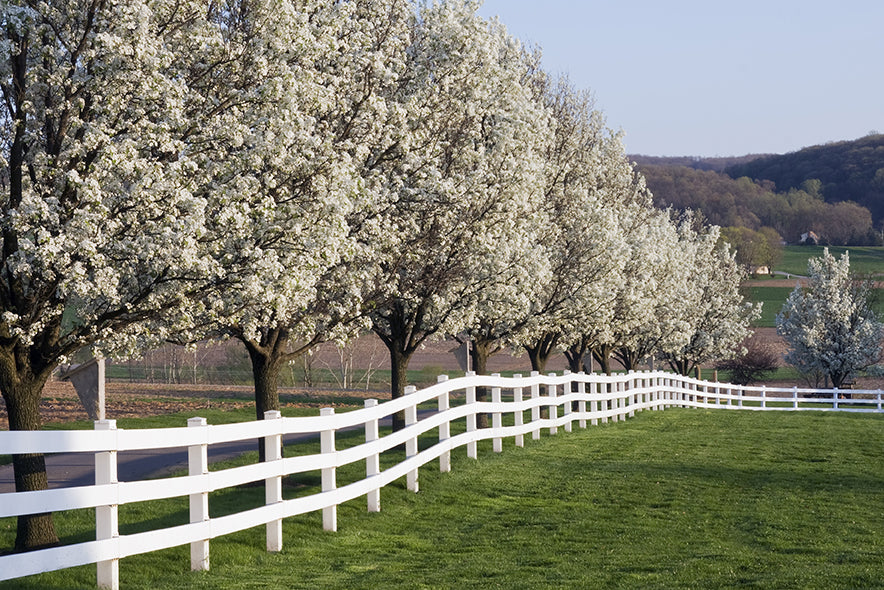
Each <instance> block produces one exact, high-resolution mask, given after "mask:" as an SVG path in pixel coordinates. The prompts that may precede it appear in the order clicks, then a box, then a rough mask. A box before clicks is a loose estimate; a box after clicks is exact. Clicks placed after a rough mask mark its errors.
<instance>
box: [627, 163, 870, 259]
mask: <svg viewBox="0 0 884 590" xmlns="http://www.w3.org/2000/svg"><path fill="white" fill-rule="evenodd" d="M638 170H639V172H641V173H642V174H643V175H644V177H645V180H646V181H647V184H648V188H650V189H651V192H652V193H653V195H654V204H655V205H656V206H657V207H660V208H667V207H672V208H674V209H677V210H684V209H693V210H697V211H700V212H702V213H703V215H704V216H705V217H706V220H707V221H708V222H709V223H712V224H715V225H719V226H721V227H745V228H749V229H751V230H755V231H757V230H760V229H761V228H764V227H769V228H773V229H774V230H775V231H776V233H778V234H779V235H780V236H781V237H782V238H783V239H784V240H786V242H788V243H792V244H794V243H797V242H798V241H799V239H800V238H801V235H802V234H804V233H806V232H808V231H813V232H815V233H816V234H817V235H818V236H819V237H820V239H821V240H822V243H825V244H832V245H876V244H878V243H879V241H880V236H879V235H878V233H877V232H875V231H874V226H873V220H872V216H871V214H870V213H869V211H868V210H867V209H865V208H863V207H860V206H858V205H856V204H854V203H850V202H840V203H826V202H825V201H823V199H822V198H820V196H819V195H816V194H812V193H809V192H807V191H804V190H790V191H788V192H785V193H778V192H775V191H774V184H773V183H772V182H770V181H753V180H751V179H749V178H746V177H743V178H738V179H733V178H731V177H729V176H727V175H725V174H723V173H720V172H714V171H711V170H698V169H695V168H688V167H686V166H681V165H674V166H663V165H648V164H645V165H638Z"/></svg>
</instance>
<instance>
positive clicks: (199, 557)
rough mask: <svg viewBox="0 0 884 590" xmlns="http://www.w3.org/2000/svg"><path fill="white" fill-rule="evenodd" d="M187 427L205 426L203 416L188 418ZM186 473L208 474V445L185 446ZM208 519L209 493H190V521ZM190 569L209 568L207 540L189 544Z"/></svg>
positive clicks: (195, 521)
mask: <svg viewBox="0 0 884 590" xmlns="http://www.w3.org/2000/svg"><path fill="white" fill-rule="evenodd" d="M187 427H188V428H206V419H205V418H198V417H197V418H189V419H188V420H187ZM187 473H188V475H191V476H196V475H208V473H209V445H208V444H207V443H202V444H199V445H191V446H189V447H187ZM207 520H209V493H208V492H197V493H195V494H190V522H191V523H197V522H205V521H207ZM190 569H191V570H193V571H205V570H208V569H209V540H208V539H204V540H202V541H194V542H192V543H191V544H190Z"/></svg>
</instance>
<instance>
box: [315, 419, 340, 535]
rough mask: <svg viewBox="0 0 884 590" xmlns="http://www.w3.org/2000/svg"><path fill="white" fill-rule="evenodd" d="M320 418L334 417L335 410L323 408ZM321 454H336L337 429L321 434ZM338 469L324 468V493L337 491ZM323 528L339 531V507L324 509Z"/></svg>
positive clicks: (324, 431)
mask: <svg viewBox="0 0 884 590" xmlns="http://www.w3.org/2000/svg"><path fill="white" fill-rule="evenodd" d="M319 415H320V416H334V415H335V409H334V408H321V409H320V410H319ZM319 452H320V453H322V454H323V455H326V454H333V453H334V452H335V429H334V428H328V429H327V430H323V431H322V432H321V433H320V434H319ZM337 487H338V483H337V468H336V467H334V466H332V467H323V468H322V491H323V492H331V491H334V490H335V489H337ZM322 528H323V529H324V530H326V531H333V532H334V531H337V530H338V507H337V506H336V505H332V506H326V507H325V508H323V509H322Z"/></svg>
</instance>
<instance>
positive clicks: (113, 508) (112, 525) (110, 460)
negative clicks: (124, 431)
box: [95, 420, 120, 590]
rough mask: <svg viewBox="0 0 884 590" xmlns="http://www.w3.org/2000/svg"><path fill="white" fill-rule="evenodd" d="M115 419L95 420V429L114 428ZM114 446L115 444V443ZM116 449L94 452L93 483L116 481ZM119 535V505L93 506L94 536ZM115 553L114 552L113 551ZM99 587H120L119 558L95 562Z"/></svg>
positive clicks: (112, 537) (101, 483)
mask: <svg viewBox="0 0 884 590" xmlns="http://www.w3.org/2000/svg"><path fill="white" fill-rule="evenodd" d="M116 429H117V421H116V420H96V421H95V430H116ZM115 446H116V445H115ZM117 481H118V480H117V451H115V450H114V451H102V452H100V453H95V485H105V484H114V483H117ZM119 536H120V519H119V507H118V505H117V504H111V505H109V506H96V507H95V538H96V540H98V541H101V540H104V539H115V538H117V537H119ZM114 553H116V552H114ZM96 566H97V567H96V570H97V571H96V578H97V583H98V587H99V588H110V589H112V590H117V589H118V588H119V587H120V560H119V559H108V560H107V561H99V562H98V563H97V564H96Z"/></svg>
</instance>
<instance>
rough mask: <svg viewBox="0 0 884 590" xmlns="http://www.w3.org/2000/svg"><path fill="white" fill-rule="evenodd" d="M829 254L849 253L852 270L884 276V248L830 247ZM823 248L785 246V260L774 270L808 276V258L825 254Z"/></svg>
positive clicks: (837, 255)
mask: <svg viewBox="0 0 884 590" xmlns="http://www.w3.org/2000/svg"><path fill="white" fill-rule="evenodd" d="M828 248H829V253H830V254H832V255H833V256H834V257H835V258H840V257H841V255H842V254H843V253H844V252H848V256H849V258H850V268H851V270H852V271H853V272H855V273H857V274H860V275H884V248H882V247H878V246H829V247H828ZM823 249H824V247H823V246H785V247H784V248H783V258H782V259H781V260H780V262H779V264H777V265H776V267H775V268H774V270H776V271H779V272H786V273H790V274H794V275H806V274H807V260H808V258H817V257H819V256H822V254H823Z"/></svg>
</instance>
